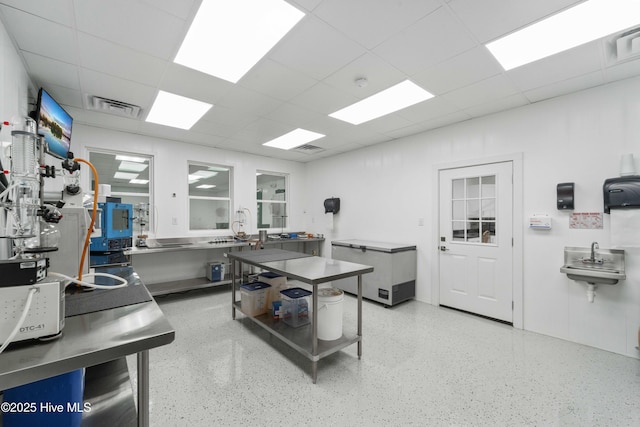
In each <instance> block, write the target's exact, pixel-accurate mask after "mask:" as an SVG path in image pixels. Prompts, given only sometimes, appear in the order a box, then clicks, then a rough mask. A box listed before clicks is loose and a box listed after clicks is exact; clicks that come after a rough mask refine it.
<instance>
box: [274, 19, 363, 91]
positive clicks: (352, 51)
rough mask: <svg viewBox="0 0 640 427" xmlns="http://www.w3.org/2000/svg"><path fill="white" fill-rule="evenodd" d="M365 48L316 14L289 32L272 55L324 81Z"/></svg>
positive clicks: (278, 60)
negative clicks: (318, 17)
mask: <svg viewBox="0 0 640 427" xmlns="http://www.w3.org/2000/svg"><path fill="white" fill-rule="evenodd" d="M364 52H365V51H364V48H362V46H360V45H358V44H357V43H355V42H354V41H352V40H350V39H348V38H347V37H345V36H344V35H343V34H341V33H340V32H338V31H337V30H335V29H333V28H331V27H330V26H329V25H327V24H326V23H324V22H322V21H320V20H319V19H317V18H315V17H313V16H307V17H305V18H303V19H302V21H300V22H299V23H298V25H297V26H296V27H294V28H293V29H292V30H291V31H290V32H289V34H287V35H286V36H285V37H284V39H282V41H280V43H279V44H278V45H276V47H274V48H273V50H272V51H271V53H269V55H268V57H269V58H271V59H273V60H274V61H277V62H279V63H280V64H282V65H285V66H287V67H288V68H290V69H292V70H296V71H299V72H302V73H304V74H306V75H308V76H311V77H313V78H315V79H317V80H322V79H324V78H325V77H327V76H328V75H330V74H332V73H334V72H335V71H336V70H338V69H340V68H342V67H344V66H345V65H346V64H348V63H350V62H351V61H353V60H354V59H355V58H357V57H359V56H361V55H362V54H363V53H364Z"/></svg>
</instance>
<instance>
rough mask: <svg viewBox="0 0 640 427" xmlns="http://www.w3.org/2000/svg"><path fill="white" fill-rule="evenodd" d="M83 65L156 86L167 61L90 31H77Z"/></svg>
mask: <svg viewBox="0 0 640 427" xmlns="http://www.w3.org/2000/svg"><path fill="white" fill-rule="evenodd" d="M78 47H79V52H80V55H79V56H80V65H81V66H82V67H84V68H88V69H90V70H94V71H98V72H101V73H104V74H110V75H112V76H115V77H120V78H123V79H126V80H133V81H135V82H138V83H144V84H146V85H148V86H157V85H158V83H159V82H160V78H161V77H162V75H163V73H164V71H165V68H166V62H165V61H163V60H161V59H159V58H157V57H155V56H151V55H148V54H145V53H141V52H138V51H135V50H133V49H130V48H127V47H124V46H122V45H119V44H115V43H112V42H109V41H106V40H104V39H100V38H98V37H95V36H92V35H90V34H87V33H78Z"/></svg>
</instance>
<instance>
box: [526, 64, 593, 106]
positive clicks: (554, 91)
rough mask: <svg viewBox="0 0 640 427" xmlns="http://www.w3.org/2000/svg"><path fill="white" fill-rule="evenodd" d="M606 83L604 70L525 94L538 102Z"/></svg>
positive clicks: (532, 100)
mask: <svg viewBox="0 0 640 427" xmlns="http://www.w3.org/2000/svg"><path fill="white" fill-rule="evenodd" d="M601 84H604V76H603V73H602V71H596V72H593V73H590V74H583V75H581V76H578V77H574V78H572V79H568V80H563V81H561V82H557V83H553V84H550V85H547V86H543V87H539V88H536V89H532V90H528V91H525V92H524V95H525V96H526V97H527V99H529V100H530V101H531V102H538V101H542V100H544V99H548V98H554V97H556V96H561V95H566V94H568V93H572V92H578V91H580V90H583V89H587V88H590V87H594V86H599V85H601Z"/></svg>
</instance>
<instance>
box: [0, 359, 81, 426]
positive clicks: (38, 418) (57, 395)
mask: <svg viewBox="0 0 640 427" xmlns="http://www.w3.org/2000/svg"><path fill="white" fill-rule="evenodd" d="M83 395H84V369H78V370H76V371H71V372H67V373H66V374H62V375H58V376H55V377H51V378H47V379H44V380H41V381H36V382H32V383H29V384H24V385H21V386H18V387H14V388H11V389H8V390H5V391H4V398H3V400H4V402H6V403H8V405H6V404H5V406H3V411H2V415H3V418H2V423H3V426H4V427H24V426H47V427H79V426H80V423H81V421H82V412H83V411H84V410H85V409H86V408H85V407H84V403H83ZM5 409H7V410H5ZM89 410H90V409H89Z"/></svg>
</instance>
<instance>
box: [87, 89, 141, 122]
mask: <svg viewBox="0 0 640 427" xmlns="http://www.w3.org/2000/svg"><path fill="white" fill-rule="evenodd" d="M86 101H87V109H88V110H93V111H99V112H101V113H107V114H114V115H116V116H120V117H128V118H130V119H137V118H138V117H139V116H140V111H141V110H142V109H141V108H140V107H138V106H137V105H133V104H127V103H126V102H122V101H116V100H115V99H108V98H102V97H100V96H94V95H86Z"/></svg>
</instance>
